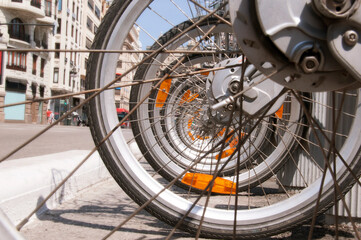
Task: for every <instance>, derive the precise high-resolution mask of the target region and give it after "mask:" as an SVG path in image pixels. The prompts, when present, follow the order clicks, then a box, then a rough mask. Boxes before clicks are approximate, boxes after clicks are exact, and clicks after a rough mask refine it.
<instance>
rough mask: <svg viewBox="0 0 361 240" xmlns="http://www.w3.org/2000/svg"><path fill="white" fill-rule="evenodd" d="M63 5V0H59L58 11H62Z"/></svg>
mask: <svg viewBox="0 0 361 240" xmlns="http://www.w3.org/2000/svg"><path fill="white" fill-rule="evenodd" d="M62 5H63V3H62V0H59V1H58V11H59V12H61V9H62V7H63V6H62Z"/></svg>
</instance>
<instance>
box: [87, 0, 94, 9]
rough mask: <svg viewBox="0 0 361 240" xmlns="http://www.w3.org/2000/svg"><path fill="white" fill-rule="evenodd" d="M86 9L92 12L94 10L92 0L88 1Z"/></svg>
mask: <svg viewBox="0 0 361 240" xmlns="http://www.w3.org/2000/svg"><path fill="white" fill-rule="evenodd" d="M88 7H89V8H90V9H91V10H93V9H94V1H93V0H88Z"/></svg>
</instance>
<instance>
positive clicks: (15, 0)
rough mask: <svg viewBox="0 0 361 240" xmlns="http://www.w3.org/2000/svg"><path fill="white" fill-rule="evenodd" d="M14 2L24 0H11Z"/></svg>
mask: <svg viewBox="0 0 361 240" xmlns="http://www.w3.org/2000/svg"><path fill="white" fill-rule="evenodd" d="M11 1H12V2H23V0H11Z"/></svg>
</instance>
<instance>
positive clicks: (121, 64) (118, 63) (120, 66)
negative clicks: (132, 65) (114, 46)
mask: <svg viewBox="0 0 361 240" xmlns="http://www.w3.org/2000/svg"><path fill="white" fill-rule="evenodd" d="M122 66H123V62H122V60H119V61H118V62H117V68H122Z"/></svg>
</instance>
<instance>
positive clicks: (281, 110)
mask: <svg viewBox="0 0 361 240" xmlns="http://www.w3.org/2000/svg"><path fill="white" fill-rule="evenodd" d="M275 115H276V117H278V118H279V119H282V116H283V104H282V106H281V107H280V109H278V110H277V112H276V113H275Z"/></svg>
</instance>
